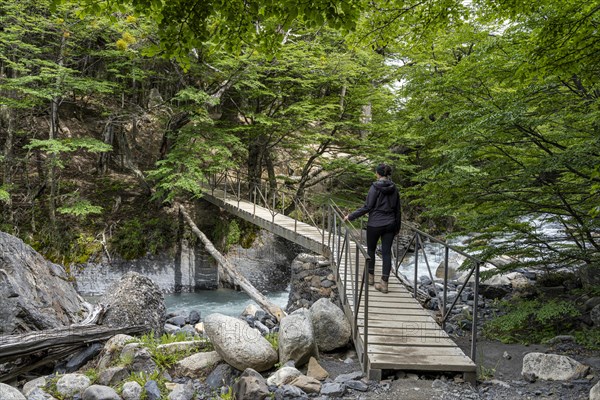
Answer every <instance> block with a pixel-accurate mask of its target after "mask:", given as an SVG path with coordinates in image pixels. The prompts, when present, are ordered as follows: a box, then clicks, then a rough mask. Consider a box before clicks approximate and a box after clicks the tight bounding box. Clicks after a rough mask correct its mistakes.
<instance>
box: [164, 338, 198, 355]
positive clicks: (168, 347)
mask: <svg viewBox="0 0 600 400" xmlns="http://www.w3.org/2000/svg"><path fill="white" fill-rule="evenodd" d="M206 346H207V342H205V341H202V340H189V341H186V342H174V343H167V344H160V345H158V346H157V347H156V350H158V351H160V352H161V353H166V354H175V353H182V352H187V353H188V354H192V353H197V352H199V351H202V350H204V349H205V348H206Z"/></svg>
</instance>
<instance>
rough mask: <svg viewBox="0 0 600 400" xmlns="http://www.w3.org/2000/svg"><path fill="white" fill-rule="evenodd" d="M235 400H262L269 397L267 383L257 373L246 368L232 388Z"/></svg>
mask: <svg viewBox="0 0 600 400" xmlns="http://www.w3.org/2000/svg"><path fill="white" fill-rule="evenodd" d="M232 392H233V398H234V399H236V400H264V399H266V398H268V397H269V396H270V392H269V386H268V385H267V381H266V380H265V378H263V376H262V375H261V374H259V373H258V372H257V371H255V370H253V369H251V368H247V369H246V370H245V371H244V372H243V373H242V375H241V376H240V379H238V380H237V382H236V383H235V384H234V385H233V387H232Z"/></svg>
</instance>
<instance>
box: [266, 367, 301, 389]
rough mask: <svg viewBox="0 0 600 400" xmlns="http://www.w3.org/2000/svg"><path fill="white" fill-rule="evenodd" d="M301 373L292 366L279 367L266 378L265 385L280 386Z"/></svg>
mask: <svg viewBox="0 0 600 400" xmlns="http://www.w3.org/2000/svg"><path fill="white" fill-rule="evenodd" d="M300 375H302V372H300V371H298V370H297V369H296V368H294V367H281V368H279V369H278V370H277V371H275V373H274V374H273V375H271V376H270V377H269V378H267V385H269V386H271V385H274V386H282V385H286V384H288V383H290V382H291V381H293V380H294V379H296V378H297V377H299V376H300Z"/></svg>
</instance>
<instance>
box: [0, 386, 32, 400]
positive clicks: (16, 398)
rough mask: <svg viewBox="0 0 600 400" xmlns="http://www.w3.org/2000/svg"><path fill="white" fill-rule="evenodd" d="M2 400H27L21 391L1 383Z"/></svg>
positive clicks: (0, 393)
mask: <svg viewBox="0 0 600 400" xmlns="http://www.w3.org/2000/svg"><path fill="white" fill-rule="evenodd" d="M0 399H2V400H26V398H25V396H23V394H21V392H19V389H17V388H14V387H12V386H10V385H7V384H4V383H0Z"/></svg>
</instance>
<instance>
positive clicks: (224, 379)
mask: <svg viewBox="0 0 600 400" xmlns="http://www.w3.org/2000/svg"><path fill="white" fill-rule="evenodd" d="M240 374H241V371H238V370H237V369H235V368H233V367H232V366H231V365H229V364H227V363H223V364H219V365H217V366H216V367H215V368H214V369H213V370H212V371H211V373H210V374H208V376H207V377H206V381H205V383H206V384H207V385H208V386H210V387H211V388H213V389H218V388H220V387H222V386H231V385H233V382H234V380H235V379H236V378H237V377H239V376H240Z"/></svg>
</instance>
